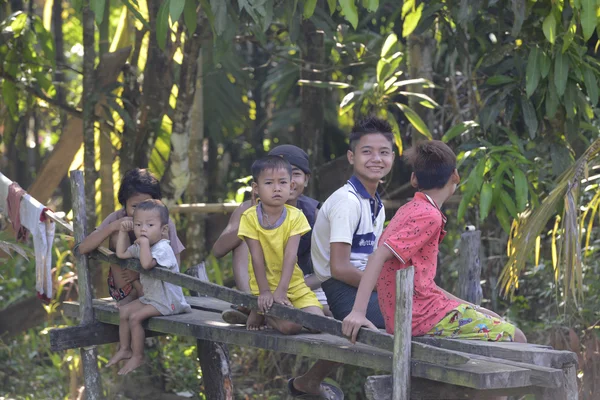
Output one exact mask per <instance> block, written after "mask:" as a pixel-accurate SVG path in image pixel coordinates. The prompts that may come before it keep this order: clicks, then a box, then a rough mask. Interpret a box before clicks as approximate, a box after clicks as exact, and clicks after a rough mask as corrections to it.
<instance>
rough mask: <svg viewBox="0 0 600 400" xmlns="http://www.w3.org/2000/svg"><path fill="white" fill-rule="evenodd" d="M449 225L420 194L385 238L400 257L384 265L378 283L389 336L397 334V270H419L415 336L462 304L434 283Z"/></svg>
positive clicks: (403, 209) (396, 217)
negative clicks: (410, 268) (411, 266)
mask: <svg viewBox="0 0 600 400" xmlns="http://www.w3.org/2000/svg"><path fill="white" fill-rule="evenodd" d="M445 224H446V216H445V215H444V214H443V213H442V211H441V210H440V209H439V208H438V206H437V205H436V204H435V202H434V201H433V200H432V199H431V197H429V196H427V195H426V194H424V193H421V192H418V193H416V194H415V197H414V198H413V200H412V201H410V202H409V203H407V204H405V205H404V206H402V207H401V208H400V209H399V210H398V211H397V212H396V215H394V218H392V220H391V221H390V223H389V225H388V226H387V228H386V229H385V231H384V232H383V235H381V239H379V246H382V245H383V246H387V247H388V248H389V249H390V250H391V251H392V253H394V255H395V256H396V257H395V258H392V259H390V260H389V261H387V262H386V263H385V264H383V269H382V270H381V274H380V275H379V279H378V281H377V293H378V297H379V308H380V309H381V313H382V314H383V318H384V320H385V329H386V331H387V332H388V333H390V334H393V333H394V315H395V310H396V271H397V270H399V269H400V268H406V267H408V266H410V265H413V266H414V267H415V281H414V282H415V283H414V294H413V310H412V335H413V336H420V335H424V334H425V333H427V332H429V330H430V329H431V328H433V327H434V326H435V324H437V323H438V322H440V321H441V320H442V319H443V318H444V316H445V315H446V314H447V313H448V312H449V311H451V310H452V309H453V308H455V307H457V306H458V305H459V304H460V303H458V302H456V301H454V300H450V299H448V298H447V297H446V295H445V294H444V293H443V292H442V291H441V290H440V288H439V287H438V286H437V285H436V284H435V282H434V281H433V278H435V272H436V268H437V256H438V251H439V244H440V242H441V241H442V239H443V238H444V235H445V234H446V231H444V225H445Z"/></svg>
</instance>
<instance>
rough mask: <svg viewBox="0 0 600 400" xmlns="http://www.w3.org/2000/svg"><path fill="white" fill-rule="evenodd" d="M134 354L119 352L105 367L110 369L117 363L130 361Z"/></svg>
mask: <svg viewBox="0 0 600 400" xmlns="http://www.w3.org/2000/svg"><path fill="white" fill-rule="evenodd" d="M132 354H133V353H132V352H131V350H119V351H117V352H116V353H115V355H114V356H112V358H111V359H110V360H109V361H108V363H107V364H106V365H105V366H104V367H105V368H108V367H110V366H113V365H115V364H116V363H118V362H119V361H121V360H127V359H130V358H131V355H132Z"/></svg>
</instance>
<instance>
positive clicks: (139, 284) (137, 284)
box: [131, 279, 144, 297]
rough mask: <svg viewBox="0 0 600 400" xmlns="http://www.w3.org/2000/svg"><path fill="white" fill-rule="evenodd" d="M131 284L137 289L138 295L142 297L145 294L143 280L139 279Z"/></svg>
mask: <svg viewBox="0 0 600 400" xmlns="http://www.w3.org/2000/svg"><path fill="white" fill-rule="evenodd" d="M131 285H132V286H133V288H134V289H135V290H136V292H137V295H138V297H142V296H143V295H144V287H143V286H142V282H140V280H139V279H136V280H135V281H133V282H131Z"/></svg>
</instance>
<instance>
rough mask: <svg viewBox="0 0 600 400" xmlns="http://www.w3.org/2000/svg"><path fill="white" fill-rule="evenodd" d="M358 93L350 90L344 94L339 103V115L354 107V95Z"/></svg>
mask: <svg viewBox="0 0 600 400" xmlns="http://www.w3.org/2000/svg"><path fill="white" fill-rule="evenodd" d="M357 94H359V92H350V93H348V94H347V95H345V96H344V98H343V99H342V102H341V103H340V115H344V114H346V113H347V112H348V111H350V110H351V109H352V107H354V103H355V102H356V99H355V97H357V96H356V95H357Z"/></svg>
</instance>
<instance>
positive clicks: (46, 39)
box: [33, 16, 56, 66]
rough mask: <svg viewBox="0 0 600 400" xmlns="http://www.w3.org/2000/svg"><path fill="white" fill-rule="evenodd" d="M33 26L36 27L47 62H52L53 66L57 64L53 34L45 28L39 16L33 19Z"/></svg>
mask: <svg viewBox="0 0 600 400" xmlns="http://www.w3.org/2000/svg"><path fill="white" fill-rule="evenodd" d="M33 27H34V29H35V34H36V36H37V40H38V43H39V44H40V46H41V47H42V51H43V52H44V56H45V57H46V60H47V62H49V63H50V64H52V66H55V65H56V56H55V51H54V40H53V39H52V35H51V34H50V32H48V31H47V30H46V28H44V24H43V23H42V20H41V19H40V18H39V17H37V16H36V17H34V19H33Z"/></svg>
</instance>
